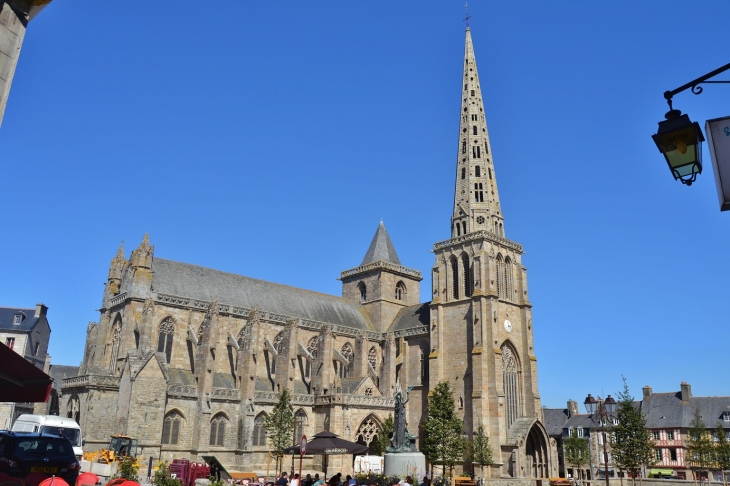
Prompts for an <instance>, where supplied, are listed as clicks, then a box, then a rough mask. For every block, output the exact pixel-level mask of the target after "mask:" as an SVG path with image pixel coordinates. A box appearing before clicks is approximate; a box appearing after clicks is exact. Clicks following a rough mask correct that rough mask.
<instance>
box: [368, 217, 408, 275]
mask: <svg viewBox="0 0 730 486" xmlns="http://www.w3.org/2000/svg"><path fill="white" fill-rule="evenodd" d="M379 261H386V262H390V263H395V264H396V265H400V264H401V263H400V260H399V259H398V255H397V254H396V252H395V247H394V246H393V242H392V241H390V236H388V231H386V229H385V225H384V224H383V222H382V221H381V222H380V224H379V225H378V229H377V230H376V231H375V236H373V241H371V242H370V247H369V248H368V251H367V253H365V258H363V259H362V263H361V264H360V265H366V264H368V263H375V262H379Z"/></svg>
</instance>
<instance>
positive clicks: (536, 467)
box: [525, 423, 550, 478]
mask: <svg viewBox="0 0 730 486" xmlns="http://www.w3.org/2000/svg"><path fill="white" fill-rule="evenodd" d="M525 457H526V459H527V464H526V469H527V470H528V471H529V475H530V476H531V477H533V478H547V477H549V475H550V468H549V467H548V445H547V441H546V440H545V434H544V433H543V431H542V430H541V429H540V427H539V426H538V424H537V423H536V424H534V425H533V426H532V428H530V433H529V434H528V435H527V440H526V441H525Z"/></svg>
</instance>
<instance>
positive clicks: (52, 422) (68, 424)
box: [12, 413, 84, 458]
mask: <svg viewBox="0 0 730 486" xmlns="http://www.w3.org/2000/svg"><path fill="white" fill-rule="evenodd" d="M12 430H13V432H40V433H42V434H53V435H63V436H65V437H66V438H68V440H70V441H71V444H73V446H74V454H76V457H78V458H83V457H84V451H83V449H82V447H83V445H84V441H83V440H82V438H81V427H79V424H77V423H76V421H75V420H74V419H70V418H66V417H59V416H58V415H31V414H27V413H24V414H23V415H21V416H20V417H18V419H17V420H16V421H15V423H14V424H13V429H12Z"/></svg>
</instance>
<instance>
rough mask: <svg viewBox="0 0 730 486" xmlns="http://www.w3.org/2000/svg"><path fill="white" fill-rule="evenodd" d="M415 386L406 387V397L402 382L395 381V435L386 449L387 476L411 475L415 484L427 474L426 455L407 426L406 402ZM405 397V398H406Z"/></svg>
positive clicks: (385, 470)
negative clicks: (420, 449)
mask: <svg viewBox="0 0 730 486" xmlns="http://www.w3.org/2000/svg"><path fill="white" fill-rule="evenodd" d="M412 389H413V386H409V387H408V388H406V391H405V397H404V396H403V390H402V389H401V387H400V382H396V383H395V414H394V418H393V435H392V436H391V438H390V446H388V447H387V448H386V449H385V465H384V472H385V475H386V476H392V475H397V476H400V477H402V478H404V477H406V476H411V478H413V481H414V482H415V484H418V478H422V477H423V476H424V475H425V474H426V472H427V471H426V456H424V455H423V453H421V452H419V450H418V446H417V445H416V439H417V438H418V437H417V436H415V435H413V434H410V433H409V432H408V428H407V427H406V403H408V394H409V392H410V391H411V390H412ZM404 398H405V400H404Z"/></svg>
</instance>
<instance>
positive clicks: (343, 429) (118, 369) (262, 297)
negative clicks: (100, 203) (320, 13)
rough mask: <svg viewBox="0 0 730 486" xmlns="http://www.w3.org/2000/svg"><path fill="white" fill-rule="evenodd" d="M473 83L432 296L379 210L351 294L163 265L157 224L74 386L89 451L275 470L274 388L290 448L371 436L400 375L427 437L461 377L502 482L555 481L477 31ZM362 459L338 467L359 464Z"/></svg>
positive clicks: (471, 416)
mask: <svg viewBox="0 0 730 486" xmlns="http://www.w3.org/2000/svg"><path fill="white" fill-rule="evenodd" d="M461 91H462V103H461V110H460V116H459V121H460V124H459V145H458V152H457V160H456V188H455V195H454V212H453V216H452V218H451V238H450V239H448V240H445V241H441V242H438V243H436V244H435V245H434V247H433V252H434V254H435V257H436V258H435V264H434V267H433V269H432V272H431V277H432V295H431V301H430V302H427V303H421V295H420V282H421V280H422V276H421V273H420V272H419V271H418V270H414V269H411V268H408V267H406V266H404V265H402V264H401V262H400V260H399V259H398V256H397V253H396V251H395V248H394V246H393V243H392V242H391V240H390V238H389V236H388V233H387V231H386V229H385V226H384V225H383V223H382V222H381V223H380V225H379V226H378V228H377V231H376V233H375V236H374V237H373V240H372V242H371V244H370V247H369V248H368V250H367V252H366V254H365V257H364V258H363V260H362V262H361V263H360V265H359V266H357V267H355V268H352V269H350V270H345V271H343V272H342V274H341V275H340V280H341V281H342V297H337V296H332V295H326V294H321V293H317V292H312V291H309V290H304V289H298V288H293V287H288V286H285V285H279V284H275V283H271V282H266V281H262V280H256V279H252V278H248V277H244V276H239V275H233V274H230V273H225V272H222V271H218V270H212V269H208V268H203V267H199V266H195V265H191V264H185V263H178V262H174V261H170V260H165V259H163V258H160V257H158V256H156V255H155V251H154V247H153V246H152V245H151V244H150V242H149V239H148V237H147V236H146V235H145V238H144V240H143V241H142V243H141V244H140V245H139V246H138V247H137V248H136V249H135V250H134V251H132V254H131V256H130V257H129V259H128V260H127V258H126V255H125V253H124V250H123V248H120V249H119V251H118V253H117V255H116V256H115V257H114V258H113V259H112V261H111V266H110V269H109V275H108V280H107V284H106V286H105V290H104V296H103V300H102V305H101V309H100V314H101V315H100V319H99V322H98V323H90V324H89V326H88V330H87V336H86V346H85V350H84V357H83V361H82V363H81V366H80V369H79V374H78V376H76V377H72V378H67V379H65V380H64V381H63V386H62V393H63V402H62V405H61V409H62V410H61V414H62V415H66V416H71V417H74V418H75V419H76V420H77V421H78V422H79V423H80V425H81V427H82V429H83V432H84V437H85V439H86V444H87V445H86V447H87V449H90V450H93V449H96V448H101V447H104V446H105V445H106V444H108V441H109V436H110V435H111V434H125V435H129V436H132V437H133V438H135V439H137V440H138V446H139V454H140V455H142V456H145V457H147V456H154V457H156V458H160V459H163V460H170V459H172V458H199V457H200V456H202V455H214V456H216V457H217V458H218V459H219V460H220V461H221V462H222V463H223V464H224V465H225V466H226V467H228V468H230V469H232V470H254V471H258V472H265V471H266V469H267V465H268V464H269V463H270V457H269V454H268V448H267V446H266V438H265V431H264V429H263V420H264V417H265V416H266V414H267V413H270V411H271V409H272V408H273V405H274V404H275V403H276V394H277V392H279V391H281V390H283V389H285V388H286V389H289V390H290V391H291V392H292V395H293V404H294V407H295V410H296V415H297V430H296V431H293V437H292V443H294V442H295V440H298V438H299V436H301V435H302V434H306V435H308V436H311V435H312V434H314V433H316V432H319V431H321V430H330V431H332V432H335V433H337V434H339V435H340V436H341V437H343V438H345V439H348V440H352V441H358V442H361V443H365V444H370V443H371V442H372V441H373V439H374V438H375V437H376V436H377V434H378V433H379V431H380V426H381V424H382V422H383V421H384V420H385V418H386V417H387V416H388V414H390V413H392V410H393V405H394V403H393V391H394V388H395V385H396V382H400V383H402V384H403V385H404V386H405V385H414V386H415V388H414V389H413V390H412V391H411V394H410V400H409V402H408V404H407V407H408V409H407V415H408V422H409V430H411V431H414V432H417V431H418V430H419V429H420V424H421V423H422V421H423V420H424V419H425V413H426V407H427V401H428V394H429V390H431V389H433V388H434V387H435V386H436V385H437V384H438V382H439V381H443V380H446V381H448V382H449V383H450V384H451V387H452V388H453V389H454V390H455V398H456V402H457V403H456V406H457V408H458V410H459V412H460V413H461V414H462V415H463V418H464V424H465V433H466V434H468V435H469V436H471V435H472V434H473V432H474V431H475V430H476V429H477V427H478V426H479V425H483V426H484V428H485V430H486V431H487V434H488V435H489V437H490V440H491V443H492V444H493V448H494V452H495V454H494V457H495V465H494V466H493V467H492V469H491V471H490V476H491V477H495V478H496V477H540V478H545V477H549V476H551V475H553V476H554V475H556V474H557V463H558V461H557V450H556V446H555V443H554V442H553V441H551V439H550V438H549V437H548V435H547V433H546V431H545V428H544V427H543V425H542V409H541V407H540V396H539V393H538V387H537V359H536V357H535V353H534V343H533V332H532V325H533V324H532V314H531V305H530V301H529V299H528V293H527V274H526V270H525V267H524V266H523V265H522V262H521V254H522V247H521V246H520V245H519V244H517V243H515V242H513V241H510V240H508V239H507V238H506V237H505V228H504V216H503V214H502V208H501V206H500V202H499V194H498V191H497V182H496V173H495V169H494V163H493V159H492V151H491V147H490V144H489V136H488V132H487V125H486V119H485V114H484V106H483V102H482V95H481V91H480V86H479V77H478V74H477V66H476V60H475V56H474V50H473V47H472V40H471V32H470V31H469V29H467V31H466V47H465V53H464V77H463V90H461ZM294 436H296V438H295V437H294ZM349 460H350V459H349V458H348V457H346V456H332V457H331V458H330V460H329V464H330V467H331V468H336V469H337V470H342V471H343V472H345V471H349V468H350V467H351V464H350V463H349ZM307 462H308V463H309V464H310V467H312V468H318V467H319V466H320V465H321V457H319V456H313V457H311V458H308V459H307ZM272 464H273V463H272ZM271 467H272V472H273V465H272V466H271ZM332 470H334V469H330V471H332Z"/></svg>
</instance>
